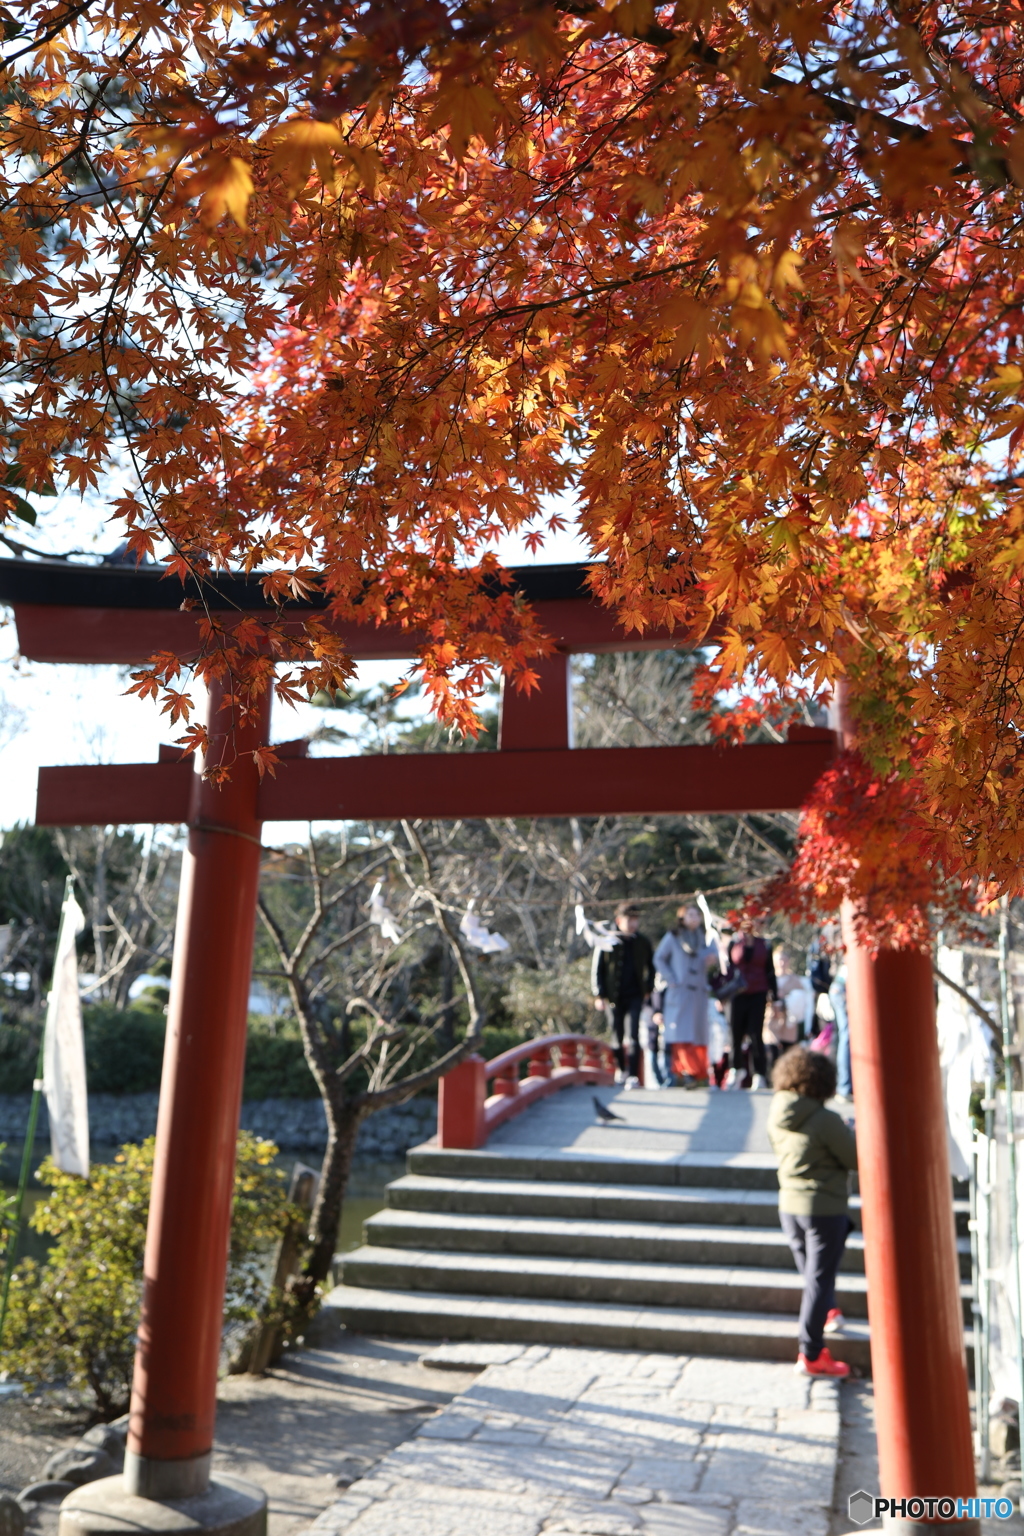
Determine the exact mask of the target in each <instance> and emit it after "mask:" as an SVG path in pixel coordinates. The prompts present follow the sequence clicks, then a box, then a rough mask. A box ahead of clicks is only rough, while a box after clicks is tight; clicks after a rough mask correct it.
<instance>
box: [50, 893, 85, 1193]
mask: <svg viewBox="0 0 1024 1536" xmlns="http://www.w3.org/2000/svg"><path fill="white" fill-rule="evenodd" d="M84 927H85V915H84V913H83V912H82V909H81V907H80V906H79V905H78V902H77V901H76V900H75V898H74V896H73V895H72V894H71V893H70V892H69V893H68V895H67V896H66V897H65V899H64V908H63V911H62V913H61V923H60V934H59V937H58V939H57V957H56V960H55V962H54V967H53V986H52V988H51V990H50V997H49V1001H48V1003H47V1008H46V1036H45V1039H44V1042H43V1092H44V1094H45V1095H46V1108H47V1112H48V1113H49V1116H50V1153H51V1156H52V1158H53V1160H54V1162H55V1163H56V1164H57V1167H58V1168H60V1169H62V1170H63V1171H64V1173H78V1174H81V1175H82V1177H83V1178H85V1177H87V1176H88V1173H89V1099H88V1094H87V1092H86V1086H85V1040H84V1038H83V1035H82V1004H81V1002H80V1000H79V996H78V956H77V954H76V953H75V940H76V939H77V937H78V935H79V934H80V933H81V931H82V929H83V928H84Z"/></svg>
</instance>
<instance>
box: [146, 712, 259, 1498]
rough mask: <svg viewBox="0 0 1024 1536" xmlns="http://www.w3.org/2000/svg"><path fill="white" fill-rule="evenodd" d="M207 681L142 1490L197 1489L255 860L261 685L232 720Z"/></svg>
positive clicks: (177, 989)
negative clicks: (256, 702)
mask: <svg viewBox="0 0 1024 1536" xmlns="http://www.w3.org/2000/svg"><path fill="white" fill-rule="evenodd" d="M224 703H225V691H224V687H223V684H221V683H220V682H215V683H214V684H213V685H212V686H211V689H210V701H209V711H210V712H209V731H210V751H209V755H208V758H207V766H210V765H217V764H224V765H225V766H230V768H231V776H230V778H229V779H228V781H227V782H226V783H225V784H224V785H222V786H221V787H220V788H218V787H217V786H216V785H214V784H212V783H211V782H209V781H208V780H203V779H201V778H200V777H199V775H196V780H195V784H194V786H193V795H192V814H191V816H190V818H189V840H188V851H187V853H186V855H185V858H184V861H183V865H182V874H181V889H180V895H179V899H178V920H177V929H176V933H175V945H174V965H173V970H172V975H171V994H170V1004H169V1007H168V1017H167V1043H166V1046H165V1049H164V1065H163V1078H162V1081H161V1086H160V1111H159V1116H158V1120H157V1135H156V1162H155V1167H154V1171H153V1193H152V1200H151V1204H150V1212H149V1227H148V1231H147V1235H146V1259H145V1289H144V1295H143V1303H142V1321H141V1324H140V1327H139V1341H138V1351H137V1354H136V1357H135V1380H134V1384H133V1389H132V1402H131V1418H130V1421H129V1431H128V1453H127V1457H126V1459H125V1469H124V1485H125V1488H126V1490H127V1492H128V1493H130V1494H141V1495H142V1496H144V1497H146V1498H150V1499H157V1500H159V1499H181V1498H188V1497H190V1496H192V1495H195V1494H201V1493H203V1492H205V1490H206V1488H207V1485H208V1482H209V1476H210V1456H211V1451H212V1448H213V1430H214V1415H215V1410H216V1393H217V1368H218V1362H219V1356H220V1340H221V1326H222V1312H223V1306H224V1281H225V1273H226V1269H227V1257H228V1239H229V1232H230V1225H231V1199H232V1188H233V1184H234V1171H235V1143H236V1138H237V1135H238V1120H239V1109H240V1104H241V1097H242V1074H243V1069H244V1065H245V1034H246V1017H247V1012H248V999H249V981H250V973H251V969H252V947H253V934H254V929H255V922H256V896H257V890H258V885H259V869H260V823H259V821H258V820H257V816H256V805H257V790H258V782H259V781H258V775H257V770H256V766H255V764H254V762H253V760H252V757H251V756H250V755H249V754H251V752H252V750H253V748H255V747H257V746H260V745H262V744H264V743H265V742H266V741H267V740H268V727H269V720H270V693H269V691H268V692H267V694H265V695H264V698H263V700H262V701H261V707H260V709H259V710H258V711H257V713H256V716H255V718H252V719H249V720H247V721H246V722H245V723H244V724H243V723H240V722H239V721H238V720H237V718H236V716H237V710H236V709H235V708H234V707H233V706H228V707H226V708H225V707H224Z"/></svg>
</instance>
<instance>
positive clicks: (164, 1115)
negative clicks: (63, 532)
mask: <svg viewBox="0 0 1024 1536" xmlns="http://www.w3.org/2000/svg"><path fill="white" fill-rule="evenodd" d="M585 569H586V568H585V567H583V566H548V567H527V568H524V569H523V570H521V571H518V572H516V573H514V574H515V578H516V584H517V586H518V587H519V589H520V591H522V593H523V595H524V596H525V597H526V598H527V599H528V600H529V601H530V602H531V603H532V604H533V606H534V607H535V609H536V611H537V614H538V617H539V618H540V620H541V622H542V624H543V626H544V628H545V629H546V630H547V632H548V634H549V635H550V636H551V637H552V639H553V640H554V641H555V643H556V646H557V648H558V649H557V651H556V653H555V655H553V656H552V657H551V658H549V659H548V660H547V661H545V662H543V663H540V664H539V666H538V667H537V670H538V671H539V672H540V674H541V687H540V689H539V691H537V692H535V693H533V694H532V695H530V696H526V695H523V694H520V693H518V692H516V691H515V690H509V691H508V692H505V693H503V697H502V703H501V724H500V733H499V750H498V751H497V752H496V753H493V752H491V753H465V754H462V753H435V754H409V755H406V754H401V755H396V756H383V757H376V756H375V757H338V758H305V756H304V752H305V743H292V744H289V746H287V747H286V748H285V749H283V750H282V749H279V751H281V756H282V762H281V764H280V766H279V767H278V769H277V773H276V777H275V778H273V779H270V778H267V779H264V781H263V782H262V783H261V782H260V781H259V779H258V775H257V773H256V770H255V767H254V766H253V765H252V760H251V758H249V759H248V760H247V759H246V757H245V755H244V754H246V753H249V752H251V751H252V750H253V749H254V748H255V747H257V746H259V745H263V744H265V743H266V742H267V741H268V740H269V717H270V700H269V697H268V698H267V699H266V701H265V704H264V707H263V710H262V712H261V714H260V717H259V718H258V719H257V720H252V721H250V722H249V723H248V724H247V725H246V726H245V727H244V729H243V730H242V731H238V730H237V729H232V730H231V731H230V741H229V739H228V737H229V731H228V724H227V719H228V717H227V713H226V712H225V711H224V710H223V709H222V704H223V696H222V689H221V686H220V685H219V684H216V683H215V684H214V685H213V686H212V687H211V689H210V699H209V720H208V725H209V733H210V755H209V762H210V763H211V764H216V763H218V762H219V761H221V760H222V759H225V760H226V759H228V758H230V760H231V761H233V762H235V767H234V769H233V771H232V775H231V778H230V780H229V782H228V783H226V784H225V785H224V786H223V787H221V788H219V789H218V788H215V787H214V786H213V785H212V784H210V783H209V782H208V781H205V780H203V779H202V777H201V776H200V775H199V774H198V773H196V772H195V770H194V768H193V765H192V764H191V763H190V762H188V761H185V762H182V761H181V760H180V758H179V754H178V752H177V750H176V749H174V748H168V749H162V750H161V754H160V759H161V760H160V761H159V762H158V763H155V764H129V765H117V766H99V767H93V766H90V767H71V768H43V769H41V770H40V774H39V795H38V805H37V822H38V823H39V824H41V825H59V824H65V825H84V824H90V823H91V824H111V823H118V822H120V823H140V822H175V821H180V822H185V823H187V825H188V827H189V842H188V851H187V854H186V857H185V860H184V864H183V869H182V880H181V893H180V897H179V908H178V921H177V932H176V941H175V951H174V965H173V973H172V978H171V996H170V1004H169V1008H168V1031H167V1046H166V1050H165V1057H164V1069H163V1080H162V1084H161V1091H160V1108H159V1118H158V1125H157V1150H156V1164H155V1169H154V1180H153V1195H152V1202H151V1209H150V1220H149V1230H148V1235H147V1245H146V1259H145V1292H144V1300H143V1313H142V1322H141V1325H140V1330H139V1348H138V1353H137V1357H136V1367H135V1383H134V1390H133V1397H132V1409H131V1422H130V1430H129V1440H128V1455H127V1459H126V1463H125V1473H124V1485H123V1486H124V1490H125V1496H126V1497H128V1499H129V1501H131V1500H132V1499H133V1498H136V1497H137V1496H142V1497H143V1498H148V1499H151V1500H158V1501H169V1500H173V1501H177V1500H180V1499H188V1500H193V1499H194V1500H196V1503H195V1504H194V1506H193V1509H194V1512H195V1514H196V1516H197V1518H199V1521H200V1523H201V1524H202V1525H203V1526H205V1527H206V1528H207V1529H214V1528H222V1527H224V1526H225V1525H228V1526H230V1527H231V1529H232V1532H233V1533H235V1532H237V1533H238V1536H241V1530H242V1526H244V1527H245V1529H246V1531H249V1530H253V1531H255V1530H258V1528H259V1526H260V1521H261V1519H262V1518H263V1517H262V1514H261V1512H260V1509H259V1506H258V1504H254V1503H252V1501H251V1500H250V1508H249V1513H248V1515H245V1514H244V1513H243V1512H242V1510H241V1509H240V1507H239V1506H238V1505H237V1502H236V1503H235V1504H231V1501H230V1500H228V1503H225V1498H226V1490H225V1489H224V1488H221V1489H220V1490H219V1494H218V1497H216V1498H213V1502H212V1503H211V1502H210V1500H211V1497H212V1495H211V1493H209V1492H207V1490H208V1489H209V1482H210V1457H211V1451H212V1446H213V1435H214V1415H215V1406H216V1381H217V1365H218V1356H219V1347H220V1333H221V1316H222V1309H223V1294H224V1278H225V1269H226V1255H227V1242H228V1232H229V1226H230V1206H231V1191H232V1184H233V1175H234V1149H235V1138H236V1134H237V1127H238V1118H239V1106H240V1100H241V1087H242V1074H243V1066H244V1056H245V1035H246V1014H247V1002H248V988H249V977H250V969H251V960H252V944H253V934H254V927H255V915H256V894H257V885H258V879H259V857H260V828H261V823H262V822H263V821H264V820H291V819H301V820H335V819H352V820H359V819H364V818H367V819H369V818H373V819H387V818H397V817H400V816H407V817H408V816H412V817H440V818H445V817H456V816H457V817H485V816H520V817H523V816H528V817H533V816H566V815H600V814H648V815H649V814H672V813H682V812H688V811H702V812H737V813H738V812H750V811H775V810H791V809H797V808H799V806H800V804H801V802H802V801H803V799H804V798H805V796H806V795H807V794H808V792H809V791H810V789H811V787H812V785H813V784H814V782H815V780H816V779H817V777H818V775H819V774H820V773H821V772H822V770H823V769H824V768H825V767H826V765H827V764H828V763H829V761H830V760H831V759H832V757H833V755H834V752H835V748H836V738H835V736H834V735H833V733H832V732H831V731H824V730H814V729H808V728H797V729H794V730H792V731H791V732H790V737H789V740H788V741H787V742H786V743H783V744H780V745H777V746H772V745H754V746H742V747H726V748H721V747H701V746H697V747H647V748H643V747H632V748H624V749H618V748H611V749H588V750H585V751H584V750H574V749H573V748H572V745H571V740H570V731H571V718H570V709H569V697H568V678H569V658H570V656H571V655H572V654H573V653H574V652H576V653H593V652H601V651H616V650H618V651H630V650H639V649H668V648H671V647H673V646H678V645H679V644H680V643H681V641H680V637H679V636H678V634H676V635H672V634H670V633H669V632H667V631H664V632H659V631H653V632H652V631H648V632H647V633H646V634H645V636H644V637H643V639H642V640H641V639H638V638H636V637H635V636H630V635H626V634H624V633H623V632H622V630H621V629H620V628H619V627H618V626H617V625H616V624H615V622H614V619H613V617H612V616H611V615H610V614H609V613H608V612H607V610H605V609H603V608H601V607H600V606H599V605H598V604H597V603H596V602H594V601H593V600H592V599H591V598H590V596H589V593H588V591H587V589H586V587H585V585H584V573H585ZM183 595H192V594H190V593H189V592H188V590H187V589H186V590H185V592H184V593H183V589H182V585H181V583H180V582H177V581H176V580H175V581H171V580H167V579H163V578H162V577H161V573H160V572H159V570H151V569H146V568H143V569H140V570H126V569H124V568H116V567H103V568H85V567H73V566H67V565H63V564H61V565H57V564H49V563H39V564H35V563H32V564H27V563H26V562H24V561H21V560H5V561H0V601H3V602H7V603H10V604H11V605H12V606H13V607H14V610H15V616H16V621H17V626H18V637H19V642H20V646H21V651H22V654H23V655H25V656H26V657H27V658H28V659H31V660H35V661H54V662H57V661H62V662H91V663H103V662H106V663H110V662H117V663H121V664H130V663H142V662H144V661H145V659H146V658H147V657H148V656H150V655H152V654H153V653H154V652H156V651H161V650H171V651H174V652H175V653H176V654H178V655H180V656H183V657H188V656H190V655H196V654H197V653H198V651H199V649H200V640H199V631H198V618H197V615H196V614H195V613H194V612H192V611H188V610H183V609H182V606H181V603H182V597H183ZM204 599H205V602H206V604H207V606H210V607H213V608H217V609H219V610H221V611H222V616H223V614H224V613H227V612H228V611H234V612H236V613H237V614H238V616H239V618H240V617H241V616H242V615H243V614H244V613H246V612H250V613H251V612H253V611H256V612H258V611H259V610H261V609H263V610H266V608H267V607H268V605H267V604H266V602H265V600H264V599H263V597H262V592H261V590H260V588H259V585H258V582H257V581H254V580H246V579H244V578H240V577H219V578H216V579H215V580H214V581H212V582H211V583H209V584H208V585H207V586H206V587H205V588H204ZM288 609H289V610H290V611H294V612H295V614H296V617H297V618H300V617H301V615H302V612H303V605H299V604H289V605H288ZM307 611H308V605H307ZM335 628H336V629H337V630H338V631H339V632H340V633H341V635H342V637H343V639H344V640H345V643H346V645H347V647H348V648H349V650H350V652H351V654H352V655H353V656H354V657H355V658H357V659H359V660H368V659H378V660H379V659H387V658H396V657H408V656H409V655H410V654H412V653H414V651H415V647H416V643H417V637H416V636H415V635H411V634H410V633H409V632H408V631H403V630H401V629H400V628H398V627H397V626H395V627H389V626H386V625H385V626H375V627H371V626H370V625H365V626H364V625H355V624H344V625H336V626H335ZM236 754H237V761H236ZM849 977H850V981H849V992H850V1025H851V1044H852V1056H853V1072H854V1083H855V1090H856V1096H857V1105H858V1111H859V1125H860V1133H861V1138H860V1139H861V1148H862V1151H861V1167H862V1173H861V1189H862V1198H863V1210H864V1233H865V1256H866V1266H867V1273H868V1282H869V1303H870V1305H869V1312H870V1320H871V1329H872V1360H873V1369H874V1375H875V1383H876V1399H877V1413H878V1426H879V1449H880V1464H881V1484H882V1491H883V1492H884V1493H885V1494H886V1496H891V1497H903V1498H906V1497H921V1496H924V1497H927V1496H933V1495H934V1496H940V1495H950V1496H953V1497H957V1496H958V1497H962V1498H968V1497H971V1496H973V1494H974V1489H975V1482H974V1463H973V1454H972V1448H971V1437H970V1421H969V1415H968V1409H967V1378H966V1360H965V1353H964V1338H963V1326H962V1314H961V1310H960V1299H959V1279H958V1269H957V1265H956V1251H955V1236H954V1231H953V1221H952V1213H951V1210H950V1181H949V1166H948V1155H947V1151H946V1143H945V1120H944V1111H943V1106H942V1098H941V1088H940V1082H939V1074H938V1052H937V1044H936V1038H935V1024H934V1003H933V995H932V981H931V973H930V967H929V965H928V962H927V957H924V956H917V955H913V954H909V953H906V952H901V951H889V952H883V954H882V955H881V956H880V957H879V958H878V960H877V961H875V960H872V959H871V958H870V957H869V956H867V954H866V953H864V952H863V951H857V950H854V951H853V952H852V953H851V954H850V957H849ZM204 1496H205V1497H204ZM243 1502H244V1501H243ZM108 1503H109V1501H108ZM200 1505H201V1506H202V1509H200ZM229 1505H230V1508H229V1507H228V1506H229ZM105 1508H107V1512H108V1514H109V1516H110V1518H109V1520H107V1519H106V1518H105V1517H104V1516H103V1515H102V1514H101V1512H100V1511H99V1509H97V1508H95V1507H93V1509H92V1512H91V1513H90V1514H89V1515H88V1516H87V1517H85V1516H83V1515H79V1516H76V1517H75V1529H77V1530H81V1529H85V1528H88V1529H89V1530H90V1531H91V1532H93V1533H96V1536H98V1533H99V1532H101V1531H107V1530H110V1531H113V1530H114V1529H118V1530H123V1528H124V1526H123V1521H124V1519H125V1518H131V1520H132V1521H133V1522H134V1523H136V1524H137V1523H139V1521H140V1520H141V1519H142V1516H141V1515H140V1510H139V1507H138V1506H137V1504H135V1503H132V1505H131V1510H130V1512H129V1510H128V1509H127V1508H126V1507H123V1506H120V1505H119V1506H118V1509H117V1510H116V1511H115V1510H114V1509H112V1508H108V1507H107V1506H105ZM240 1520H241V1526H240V1524H239V1521H240ZM69 1523H70V1522H69ZM912 1523H913V1522H912ZM955 1523H957V1524H959V1525H963V1526H964V1527H965V1528H967V1527H970V1528H972V1529H976V1528H977V1522H970V1521H968V1522H955ZM143 1524H145V1522H144V1521H143Z"/></svg>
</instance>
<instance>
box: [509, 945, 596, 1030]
mask: <svg viewBox="0 0 1024 1536" xmlns="http://www.w3.org/2000/svg"><path fill="white" fill-rule="evenodd" d="M505 1007H506V1009H507V1010H508V1013H509V1014H510V1015H511V1017H512V1018H513V1019H514V1020H515V1022H516V1024H517V1025H518V1026H519V1027H520V1029H521V1030H522V1031H523V1038H524V1039H530V1038H532V1036H533V1035H539V1034H544V1033H551V1034H558V1035H568V1034H580V1033H584V1032H587V1031H588V1030H589V1032H590V1033H592V1034H593V1033H600V1032H601V1031H602V1030H603V1025H604V1020H603V1019H601V1018H600V1017H599V1016H598V1014H597V1013H596V1011H595V1009H594V1000H593V997H592V995H591V991H590V960H589V959H587V958H584V959H582V960H573V961H570V962H569V963H568V964H567V965H562V966H559V967H558V968H557V969H555V970H531V969H530V968H528V967H527V966H525V965H517V966H515V967H514V969H513V971H512V974H511V975H510V976H509V979H508V986H507V990H506V994H505Z"/></svg>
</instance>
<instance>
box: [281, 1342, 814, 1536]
mask: <svg viewBox="0 0 1024 1536" xmlns="http://www.w3.org/2000/svg"><path fill="white" fill-rule="evenodd" d="M452 1348H453V1350H454V1351H457V1350H459V1349H465V1348H467V1346H452ZM509 1354H511V1355H513V1356H514V1358H511V1359H507V1363H505V1364H499V1365H492V1366H489V1367H488V1369H487V1370H486V1371H485V1372H484V1373H483V1374H482V1375H481V1376H480V1377H479V1378H478V1379H477V1381H475V1382H474V1383H473V1385H472V1386H471V1387H469V1388H468V1389H467V1390H466V1391H464V1392H463V1393H462V1394H461V1395H459V1396H458V1397H456V1398H455V1399H453V1401H452V1402H451V1403H450V1404H449V1405H448V1407H447V1408H445V1409H444V1410H443V1411H442V1412H441V1413H439V1414H437V1415H436V1416H435V1417H433V1418H431V1419H430V1420H429V1421H428V1422H426V1423H425V1424H424V1425H423V1426H422V1428H421V1429H420V1430H419V1432H418V1433H417V1434H416V1435H415V1436H414V1437H413V1438H412V1439H411V1440H408V1441H406V1442H405V1443H404V1444H402V1445H400V1446H398V1447H397V1448H396V1449H395V1450H393V1451H391V1452H389V1454H388V1455H387V1456H385V1457H384V1459H383V1460H382V1461H381V1462H379V1463H378V1465H377V1466H376V1467H374V1469H373V1471H372V1472H371V1473H370V1475H369V1476H367V1477H365V1478H362V1479H361V1480H360V1481H358V1482H356V1483H353V1485H352V1486H351V1487H350V1488H349V1489H348V1490H347V1491H346V1493H345V1494H344V1495H343V1496H342V1497H341V1498H339V1499H338V1500H337V1502H336V1503H334V1504H332V1505H331V1506H330V1508H328V1509H327V1510H325V1511H324V1513H323V1514H322V1515H320V1516H319V1518H318V1519H317V1520H316V1522H315V1523H314V1524H313V1526H312V1527H311V1528H310V1531H311V1536H539V1533H541V1532H543V1536H634V1533H635V1536H826V1533H827V1531H828V1528H829V1508H830V1505H831V1503H832V1490H833V1484H834V1482H835V1475H836V1461H837V1454H838V1441H839V1391H840V1389H839V1388H838V1386H837V1385H836V1384H835V1383H832V1382H814V1383H811V1382H809V1381H808V1380H807V1379H806V1378H804V1377H799V1376H797V1375H796V1374H795V1373H794V1371H793V1368H792V1366H789V1365H776V1364H773V1363H768V1362H761V1361H753V1362H752V1361H739V1360H719V1359H708V1358H696V1357H692V1358H679V1357H674V1356H666V1355H644V1354H632V1353H629V1352H627V1351H618V1350H608V1351H604V1350H594V1349H562V1348H552V1347H547V1346H545V1345H533V1346H529V1347H519V1348H518V1349H517V1348H516V1347H513V1348H512V1349H511V1350H509V1349H507V1348H506V1357H507V1356H508V1355H509ZM457 1358H458V1356H457V1354H455V1355H454V1356H453V1359H457Z"/></svg>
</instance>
